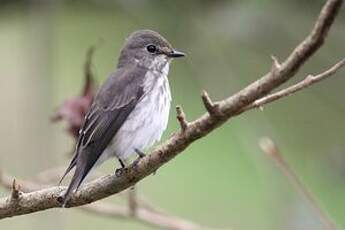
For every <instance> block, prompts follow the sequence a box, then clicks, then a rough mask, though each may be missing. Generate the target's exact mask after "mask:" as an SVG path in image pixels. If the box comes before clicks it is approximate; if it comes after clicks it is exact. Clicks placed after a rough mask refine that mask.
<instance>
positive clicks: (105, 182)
mask: <svg viewBox="0 0 345 230" xmlns="http://www.w3.org/2000/svg"><path fill="white" fill-rule="evenodd" d="M342 4H343V0H328V1H327V2H326V3H325V5H324V6H323V8H322V10H321V12H320V15H319V17H318V19H317V20H316V23H315V25H314V27H313V29H312V31H311V32H310V34H309V35H308V36H307V37H306V38H305V39H304V40H303V41H302V42H301V43H300V44H299V45H298V46H297V47H296V48H295V49H294V50H293V51H292V53H291V54H290V56H289V57H288V58H287V59H286V60H285V61H284V62H282V63H281V64H279V63H278V64H279V65H275V68H274V71H273V70H271V71H270V72H269V73H267V74H266V75H265V76H263V77H261V78H260V79H258V80H257V81H255V82H254V83H252V84H250V85H248V86H247V87H245V88H244V89H242V90H241V91H239V92H238V93H236V94H234V95H233V96H231V97H229V98H227V99H225V100H222V101H219V102H215V103H216V104H217V110H218V111H219V112H217V113H216V114H210V113H205V114H204V115H202V116H201V117H200V118H198V119H197V120H195V121H193V122H190V123H189V125H188V127H187V128H186V129H185V130H184V131H178V132H176V133H174V134H173V135H172V136H171V137H170V138H169V139H168V140H167V141H166V142H165V143H163V144H161V145H160V146H158V147H156V148H155V149H154V150H153V151H152V152H151V154H148V155H147V156H146V157H144V158H142V160H141V161H140V162H139V163H138V164H135V165H131V166H130V167H129V168H128V170H127V171H126V172H125V173H123V174H122V175H121V176H118V177H117V176H116V175H114V174H112V175H108V176H104V177H101V178H99V179H97V180H95V181H92V182H90V183H87V184H85V185H84V186H83V187H82V188H81V189H80V190H79V191H78V192H77V193H76V194H74V195H73V196H72V198H71V200H70V202H69V203H68V206H69V207H73V206H80V205H84V204H88V203H91V202H94V201H96V200H100V199H102V198H105V197H108V196H111V195H113V194H116V193H118V192H121V191H123V190H125V189H127V188H129V187H131V186H133V185H135V184H136V183H137V182H139V181H140V180H142V179H143V178H145V177H147V176H149V175H150V174H152V173H153V172H155V171H156V170H157V169H158V168H160V167H161V166H162V165H164V164H165V163H166V162H168V161H170V160H171V159H172V158H174V157H175V156H176V155H178V154H179V153H181V152H182V151H183V150H184V149H186V148H187V147H188V146H189V145H190V144H191V143H193V142H194V141H195V140H197V139H199V138H201V137H204V136H206V135H207V134H208V133H210V132H211V131H213V130H214V129H216V128H217V127H219V126H221V125H222V124H223V123H224V122H226V121H227V120H229V119H230V118H232V117H234V116H236V115H238V114H240V113H242V112H243V108H245V107H246V106H248V105H250V104H251V103H253V102H254V101H255V100H257V99H260V98H262V97H264V96H266V95H267V94H268V93H269V92H271V91H272V90H273V89H275V88H277V87H279V86H280V85H282V84H283V83H284V82H286V81H288V80H289V79H290V78H291V77H293V76H294V75H295V74H296V72H297V71H298V70H299V68H300V67H301V66H302V65H303V64H304V63H305V62H306V61H307V60H308V59H309V58H310V57H311V56H312V55H313V54H314V53H315V52H316V51H317V50H318V49H319V48H320V47H321V46H322V44H323V43H324V40H325V38H326V36H327V34H328V31H329V29H330V27H331V25H332V24H333V22H334V19H335V17H336V15H337V14H338V12H339V10H340V8H341V6H342ZM65 189H66V187H63V186H60V187H51V188H46V189H42V190H39V191H35V192H30V193H23V194H21V196H20V199H18V201H17V202H16V203H15V204H11V203H9V202H8V198H7V197H5V198H2V199H0V219H1V218H6V217H11V216H17V215H24V214H28V213H33V212H38V211H42V210H45V209H49V208H56V207H60V203H59V202H58V200H57V199H58V197H59V196H60V194H61V193H62V192H63V191H64V190H65Z"/></svg>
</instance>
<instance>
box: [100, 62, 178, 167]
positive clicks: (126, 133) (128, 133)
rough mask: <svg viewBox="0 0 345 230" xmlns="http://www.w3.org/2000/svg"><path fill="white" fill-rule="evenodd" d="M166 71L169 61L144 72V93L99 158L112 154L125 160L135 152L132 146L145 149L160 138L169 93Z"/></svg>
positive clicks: (166, 113)
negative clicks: (157, 68)
mask: <svg viewBox="0 0 345 230" xmlns="http://www.w3.org/2000/svg"><path fill="white" fill-rule="evenodd" d="M168 72H169V63H166V65H165V66H164V68H163V70H162V71H161V72H158V71H153V70H151V71H148V72H147V74H146V76H145V82H144V92H145V93H144V96H143V97H142V99H141V100H140V101H139V102H138V104H137V105H136V107H135V108H134V110H133V111H132V112H131V113H130V115H129V116H128V118H127V119H126V121H125V123H124V124H123V125H122V127H121V128H120V129H119V131H118V132H117V134H116V135H115V137H114V139H113V140H112V143H111V144H110V145H109V146H108V148H107V150H106V151H105V152H104V153H103V154H102V158H108V157H110V156H111V155H113V154H115V156H117V157H118V158H120V159H122V160H125V159H127V158H128V157H130V156H131V155H132V154H134V153H135V149H139V150H141V151H144V150H145V149H147V148H149V147H151V146H152V145H153V144H154V143H155V142H156V141H159V140H160V138H161V136H162V134H163V132H164V130H165V129H166V128H167V125H168V119H169V110H170V102H171V94H170V87H169V82H168V78H167V75H168Z"/></svg>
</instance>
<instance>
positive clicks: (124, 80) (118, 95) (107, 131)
mask: <svg viewBox="0 0 345 230" xmlns="http://www.w3.org/2000/svg"><path fill="white" fill-rule="evenodd" d="M153 51H154V52H153ZM181 56H184V54H183V53H180V52H177V51H175V50H173V49H172V47H171V45H170V44H169V43H168V42H167V41H166V40H165V39H164V38H163V37H162V36H161V35H159V34H158V33H156V32H154V31H150V30H142V31H137V32H134V33H133V34H132V35H131V36H130V37H129V38H128V39H127V42H126V43H125V45H124V47H123V49H122V51H121V54H120V58H119V62H118V65H117V70H116V71H115V72H114V73H112V74H111V75H110V76H109V78H108V79H107V80H106V82H105V83H104V84H103V85H102V87H101V88H100V89H99V91H98V93H97V95H96V97H95V99H94V101H93V103H92V105H91V107H90V109H89V111H88V113H87V115H86V117H85V120H84V124H83V126H82V129H81V130H80V133H79V138H78V141H77V145H76V151H75V154H74V157H73V159H72V161H71V163H70V165H69V167H68V168H67V170H66V172H65V174H64V175H63V177H62V179H61V181H62V180H63V178H64V177H65V176H66V175H67V174H68V173H69V172H70V170H72V169H73V168H74V167H76V170H75V173H74V175H73V177H72V180H71V182H70V184H69V186H68V189H67V191H66V193H65V194H64V195H63V196H62V203H63V206H65V205H66V203H67V202H68V200H69V197H70V195H71V194H72V193H73V192H75V191H76V190H77V189H78V188H79V186H80V185H81V183H82V182H83V180H84V179H85V177H86V175H87V174H88V173H89V171H90V170H91V169H92V167H93V166H94V165H95V164H96V163H97V164H98V163H101V162H103V161H104V160H106V159H108V158H110V157H112V156H116V157H117V158H119V159H120V160H125V159H127V158H128V157H130V156H131V155H132V154H134V153H135V150H136V149H138V150H139V151H143V150H144V149H146V148H148V147H150V146H152V145H153V144H154V142H156V141H158V140H159V139H160V137H161V134H162V133H163V131H164V130H165V129H166V126H167V122H168V116H169V109H170V101H171V96H170V88H169V83H168V79H167V75H168V71H169V64H170V60H171V58H173V57H181Z"/></svg>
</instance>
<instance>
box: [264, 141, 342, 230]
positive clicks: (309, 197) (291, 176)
mask: <svg viewBox="0 0 345 230" xmlns="http://www.w3.org/2000/svg"><path fill="white" fill-rule="evenodd" d="M259 145H260V147H261V149H262V151H263V152H265V153H266V154H267V155H268V156H270V157H271V158H272V159H273V160H274V162H275V163H276V165H277V166H278V168H279V169H280V170H281V171H282V173H283V174H284V175H285V176H286V177H287V178H288V180H289V181H290V183H291V184H292V187H293V188H294V189H295V190H296V191H297V192H298V193H299V194H301V195H302V196H303V197H304V198H305V200H306V201H307V202H308V203H309V204H310V206H311V207H312V208H313V209H314V211H315V213H316V214H317V215H318V217H319V218H320V220H321V222H322V224H323V225H324V227H325V229H327V230H333V229H336V227H335V224H334V223H333V221H332V220H331V219H330V217H328V216H327V214H326V213H325V212H324V211H323V210H322V209H321V207H320V206H319V204H318V202H317V201H316V199H315V197H314V195H313V194H312V193H311V192H310V191H309V190H308V189H307V188H306V187H305V186H304V185H303V183H302V181H301V180H300V179H299V178H298V176H297V174H296V173H295V172H294V171H293V170H292V169H291V167H290V165H289V164H288V162H287V161H286V160H285V158H284V156H283V154H282V153H281V151H280V150H279V148H278V147H277V146H276V145H275V144H274V142H273V141H272V140H271V139H270V138H268V137H265V138H262V139H261V140H260V142H259Z"/></svg>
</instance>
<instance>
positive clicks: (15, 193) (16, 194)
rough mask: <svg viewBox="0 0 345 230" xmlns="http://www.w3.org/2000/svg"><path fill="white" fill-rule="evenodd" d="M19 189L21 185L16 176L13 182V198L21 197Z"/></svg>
mask: <svg viewBox="0 0 345 230" xmlns="http://www.w3.org/2000/svg"><path fill="white" fill-rule="evenodd" d="M19 189H20V186H19V185H17V183H16V179H15V178H14V179H13V182H12V191H11V200H17V199H19V196H20V191H19Z"/></svg>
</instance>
